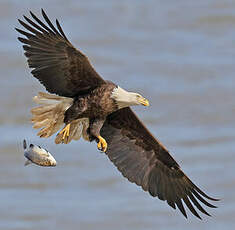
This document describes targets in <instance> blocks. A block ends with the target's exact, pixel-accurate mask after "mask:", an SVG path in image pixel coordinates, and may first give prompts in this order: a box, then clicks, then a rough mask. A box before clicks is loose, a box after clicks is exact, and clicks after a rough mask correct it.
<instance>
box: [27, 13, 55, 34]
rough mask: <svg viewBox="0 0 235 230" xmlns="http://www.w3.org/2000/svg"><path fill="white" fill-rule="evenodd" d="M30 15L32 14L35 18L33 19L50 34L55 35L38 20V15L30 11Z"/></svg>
mask: <svg viewBox="0 0 235 230" xmlns="http://www.w3.org/2000/svg"><path fill="white" fill-rule="evenodd" d="M30 14H31V16H32V17H33V19H34V20H35V21H36V22H37V23H38V24H40V25H41V26H42V27H43V28H44V29H46V30H47V32H50V33H52V34H54V35H55V33H54V32H53V31H52V30H51V29H50V28H49V27H48V26H46V25H45V24H44V23H43V22H42V21H41V20H40V19H38V18H37V17H36V15H35V14H33V12H31V11H30Z"/></svg>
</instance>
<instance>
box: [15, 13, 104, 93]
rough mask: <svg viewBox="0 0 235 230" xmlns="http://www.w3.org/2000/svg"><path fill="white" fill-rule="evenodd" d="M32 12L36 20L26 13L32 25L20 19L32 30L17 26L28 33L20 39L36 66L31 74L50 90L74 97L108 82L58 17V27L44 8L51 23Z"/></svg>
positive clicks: (29, 62)
mask: <svg viewBox="0 0 235 230" xmlns="http://www.w3.org/2000/svg"><path fill="white" fill-rule="evenodd" d="M30 13H31V16H32V18H33V19H34V21H33V20H31V19H29V18H27V17H25V16H24V19H25V20H26V21H27V22H28V24H27V23H25V22H23V21H21V20H19V22H20V24H21V25H22V26H24V27H25V28H26V29H27V30H28V32H25V31H23V30H20V29H17V28H16V30H17V31H18V32H19V33H21V34H23V35H25V36H26V38H21V37H19V38H18V39H19V40H20V41H21V42H22V43H24V44H25V45H23V48H24V50H25V56H26V57H27V59H28V64H29V67H30V68H33V70H32V72H31V73H32V74H33V76H34V77H36V78H37V79H38V80H39V81H40V82H41V83H42V84H43V85H44V86H45V87H46V89H47V90H48V91H49V92H50V93H56V94H58V95H60V96H66V97H74V96H77V95H79V94H84V93H87V92H89V91H90V90H92V89H94V88H96V87H97V86H99V85H101V84H104V83H105V81H104V80H103V79H102V78H101V77H100V76H99V75H98V73H97V72H96V71H95V70H94V69H93V67H92V66H91V64H90V62H89V60H88V58H87V57H86V56H85V55H84V54H82V53H81V52H80V51H78V50H77V49H75V48H74V47H73V45H72V44H71V43H70V42H69V41H68V39H67V38H66V36H65V34H64V32H63V30H62V28H61V26H60V24H59V22H58V21H57V20H56V26H57V29H56V28H55V27H54V26H53V24H52V23H51V21H50V20H49V18H48V17H47V15H46V14H45V12H44V11H43V10H42V15H43V18H44V19H45V21H46V22H47V24H48V26H47V25H45V24H44V23H43V22H42V21H41V20H39V19H38V18H37V17H36V16H35V15H34V14H33V13H32V12H30Z"/></svg>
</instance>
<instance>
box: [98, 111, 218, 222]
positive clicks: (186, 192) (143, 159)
mask: <svg viewBox="0 0 235 230" xmlns="http://www.w3.org/2000/svg"><path fill="white" fill-rule="evenodd" d="M101 136H103V137H104V138H105V139H106V141H107V143H108V149H107V152H106V154H107V155H108V157H109V159H110V160H111V161H112V162H113V163H114V165H115V166H116V167H117V168H118V170H119V171H120V172H121V173H122V175H123V176H124V177H126V178H127V179H128V180H129V181H130V182H133V183H136V184H137V185H139V186H141V187H142V188H143V190H145V191H148V192H149V193H150V194H151V195H152V196H153V197H158V198H159V199H161V200H165V201H167V203H168V204H169V205H170V206H171V207H172V208H174V209H175V208H176V207H177V208H178V209H179V210H180V211H181V213H182V214H183V215H184V216H185V217H187V214H186V211H185V208H184V205H183V204H185V205H186V206H187V207H188V209H189V210H190V211H191V212H192V213H193V214H194V215H195V216H196V217H198V218H201V217H200V216H199V214H198V211H197V210H196V209H198V210H199V211H200V212H202V213H204V214H206V215H210V214H209V213H208V212H207V211H206V210H205V209H204V208H203V207H202V206H201V204H200V202H201V203H202V204H204V205H206V206H208V207H210V208H215V206H214V205H212V204H210V203H209V202H207V201H206V200H205V198H206V199H209V200H212V201H217V199H214V198H212V197H209V196H208V195H206V194H205V193H204V192H203V191H201V190H200V189H199V188H198V187H197V186H196V185H195V184H194V183H193V182H192V181H191V180H190V179H189V178H188V177H187V176H186V175H185V174H184V172H183V171H182V170H181V169H180V166H179V165H178V164H177V162H176V161H175V160H174V159H173V158H172V157H171V156H170V154H169V152H168V151H167V150H166V149H165V147H164V146H163V145H162V144H161V143H160V142H159V141H158V140H156V139H155V138H154V137H153V136H152V135H151V134H150V133H149V131H148V130H147V129H146V128H145V127H144V125H143V124H142V123H141V122H140V121H139V119H138V118H137V117H136V115H135V114H134V113H133V112H132V110H131V109H130V108H124V109H121V110H118V111H117V112H115V113H113V114H111V115H109V117H108V118H107V120H106V122H105V124H104V126H103V128H102V130H101Z"/></svg>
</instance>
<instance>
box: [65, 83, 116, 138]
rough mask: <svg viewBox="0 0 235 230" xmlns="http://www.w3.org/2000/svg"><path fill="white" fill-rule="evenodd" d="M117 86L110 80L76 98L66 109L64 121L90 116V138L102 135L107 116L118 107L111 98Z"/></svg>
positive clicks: (68, 121) (66, 122)
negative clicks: (101, 131)
mask: <svg viewBox="0 0 235 230" xmlns="http://www.w3.org/2000/svg"><path fill="white" fill-rule="evenodd" d="M116 87H117V86H116V85H115V84H113V83H112V82H110V81H106V83H105V84H102V85H101V86H99V87H97V88H96V89H94V90H92V91H91V92H90V93H89V94H85V95H81V96H79V97H75V98H74V102H73V104H72V105H71V106H70V107H69V108H68V109H67V110H66V112H65V117H64V123H65V124H69V123H70V122H72V121H73V120H76V119H81V118H89V129H88V135H89V136H90V140H93V139H95V138H96V137H97V136H99V135H100V129H101V128H102V126H103V124H104V122H105V120H106V117H107V116H108V115H109V114H111V113H113V112H115V111H116V110H117V109H118V106H117V104H116V103H115V101H114V99H112V98H111V94H112V92H113V89H114V88H116Z"/></svg>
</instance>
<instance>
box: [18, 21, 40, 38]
mask: <svg viewBox="0 0 235 230" xmlns="http://www.w3.org/2000/svg"><path fill="white" fill-rule="evenodd" d="M18 21H19V23H20V24H21V25H22V26H23V27H25V28H26V29H27V30H29V31H30V32H32V33H34V34H36V35H38V34H41V33H40V32H39V31H37V30H35V29H33V28H32V27H31V26H29V25H27V24H26V23H24V22H23V21H21V20H20V19H19V20H18Z"/></svg>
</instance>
